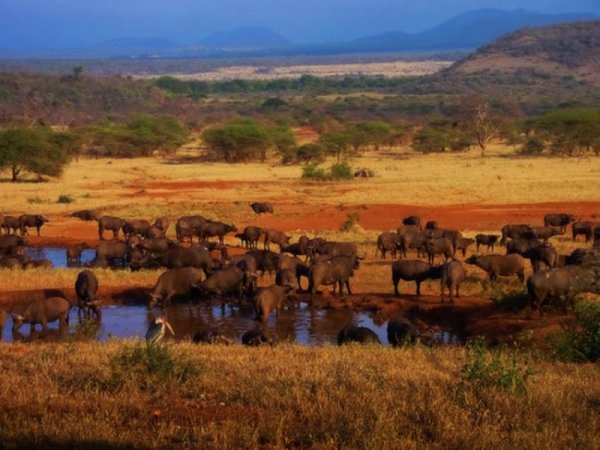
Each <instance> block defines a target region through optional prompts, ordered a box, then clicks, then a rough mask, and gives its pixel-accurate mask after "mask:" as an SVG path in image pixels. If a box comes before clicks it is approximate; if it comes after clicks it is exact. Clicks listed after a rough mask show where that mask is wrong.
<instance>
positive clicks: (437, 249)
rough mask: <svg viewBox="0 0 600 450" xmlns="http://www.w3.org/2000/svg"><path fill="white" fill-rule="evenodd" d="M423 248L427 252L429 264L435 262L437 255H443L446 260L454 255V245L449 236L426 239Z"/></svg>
mask: <svg viewBox="0 0 600 450" xmlns="http://www.w3.org/2000/svg"><path fill="white" fill-rule="evenodd" d="M423 248H424V249H425V253H427V258H428V261H429V264H433V261H434V259H435V255H443V256H444V257H445V258H446V260H448V259H450V258H452V257H453V256H454V247H453V245H452V242H451V241H450V239H448V238H445V237H443V238H439V239H426V240H425V243H424V246H423Z"/></svg>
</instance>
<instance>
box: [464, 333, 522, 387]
mask: <svg viewBox="0 0 600 450" xmlns="http://www.w3.org/2000/svg"><path fill="white" fill-rule="evenodd" d="M461 375H462V381H463V383H469V384H475V385H477V386H485V387H497V388H500V389H502V390H506V391H510V392H524V391H525V390H526V388H527V383H528V382H529V380H530V379H531V377H532V376H533V375H534V371H533V370H531V369H530V368H527V367H524V366H522V365H520V364H519V362H518V361H517V353H516V352H515V351H512V352H510V353H509V354H505V353H503V352H501V351H500V350H498V349H496V350H494V351H492V352H489V351H488V350H487V348H486V345H485V339H484V338H479V339H475V340H473V341H470V342H469V343H468V344H467V361H466V362H465V364H464V365H463V367H462V369H461Z"/></svg>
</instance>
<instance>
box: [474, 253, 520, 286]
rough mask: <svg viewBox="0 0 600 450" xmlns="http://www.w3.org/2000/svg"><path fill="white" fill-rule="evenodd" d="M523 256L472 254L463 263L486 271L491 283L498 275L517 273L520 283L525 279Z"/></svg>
mask: <svg viewBox="0 0 600 450" xmlns="http://www.w3.org/2000/svg"><path fill="white" fill-rule="evenodd" d="M525 262H526V260H525V258H523V257H522V256H521V255H518V254H516V253H513V254H510V255H484V256H478V255H473V256H470V257H469V258H467V259H465V263H467V264H471V265H475V266H478V267H479V268H480V269H483V270H484V271H486V272H487V274H488V276H489V279H490V281H491V282H492V283H494V282H495V281H496V279H497V278H498V276H511V275H517V276H518V277H519V280H520V281H521V283H523V282H524V281H525V265H526V264H525Z"/></svg>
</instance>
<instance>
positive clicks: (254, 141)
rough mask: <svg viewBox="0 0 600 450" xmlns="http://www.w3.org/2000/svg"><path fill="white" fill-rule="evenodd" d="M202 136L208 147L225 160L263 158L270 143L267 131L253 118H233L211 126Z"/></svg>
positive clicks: (236, 160) (238, 160)
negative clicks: (222, 123) (227, 121)
mask: <svg viewBox="0 0 600 450" xmlns="http://www.w3.org/2000/svg"><path fill="white" fill-rule="evenodd" d="M202 137H203V139H204V142H205V144H206V145H207V146H208V148H209V149H210V150H211V151H212V152H213V153H214V154H215V155H216V156H217V157H218V158H222V159H224V160H225V161H227V162H240V161H248V160H251V159H257V158H261V159H263V160H264V159H265V157H266V152H267V149H268V148H269V146H270V145H271V139H270V136H269V133H268V131H267V130H266V129H265V128H264V127H262V126H260V125H259V124H258V123H256V122H255V121H253V120H234V121H231V122H229V123H226V124H224V125H219V126H215V127H211V128H208V129H207V130H205V131H204V132H203V133H202Z"/></svg>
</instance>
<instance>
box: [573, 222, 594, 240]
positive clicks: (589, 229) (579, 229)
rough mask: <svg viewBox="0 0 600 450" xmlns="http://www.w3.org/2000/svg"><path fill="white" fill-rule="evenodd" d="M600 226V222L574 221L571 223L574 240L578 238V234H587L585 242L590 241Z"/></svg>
mask: <svg viewBox="0 0 600 450" xmlns="http://www.w3.org/2000/svg"><path fill="white" fill-rule="evenodd" d="M598 226H600V223H598V222H574V223H573V225H571V228H572V230H573V242H575V241H576V240H577V236H579V235H583V236H585V242H589V241H590V240H591V239H592V238H593V237H594V229H595V228H596V227H598Z"/></svg>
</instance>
